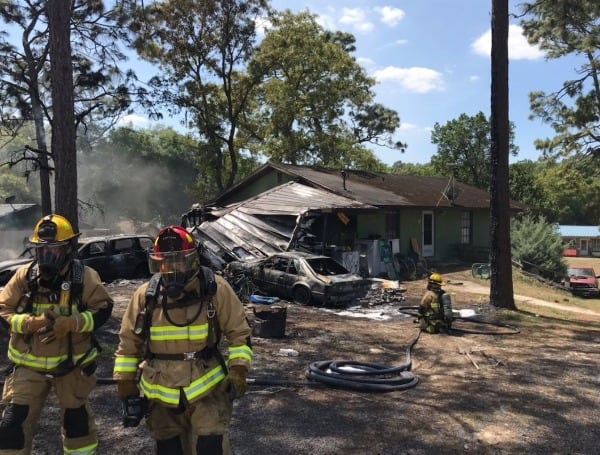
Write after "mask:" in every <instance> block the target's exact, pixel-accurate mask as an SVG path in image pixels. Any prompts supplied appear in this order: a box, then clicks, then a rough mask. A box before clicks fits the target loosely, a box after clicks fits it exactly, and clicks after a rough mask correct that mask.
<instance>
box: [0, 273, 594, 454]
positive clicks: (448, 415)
mask: <svg viewBox="0 0 600 455" xmlns="http://www.w3.org/2000/svg"><path fill="white" fill-rule="evenodd" d="M445 278H446V279H449V284H448V285H447V286H446V290H447V291H448V292H450V293H451V294H452V297H453V305H454V309H455V310H460V309H462V310H474V311H477V312H478V313H481V314H483V315H484V316H485V318H486V319H487V320H489V321H498V322H502V323H505V324H510V325H512V326H515V327H517V328H518V329H519V333H518V334H511V335H490V334H471V333H469V334H465V333H460V332H456V333H451V334H441V335H429V334H426V333H423V334H421V335H420V337H419V339H418V341H417V342H416V344H415V345H414V346H413V348H412V349H411V350H409V349H408V348H409V346H410V344H411V341H412V340H414V338H415V337H416V335H417V334H418V330H417V329H416V327H415V324H414V323H413V317H411V316H408V315H406V314H404V313H402V312H400V311H398V308H399V307H400V306H403V307H406V306H409V307H410V306H415V305H417V304H418V300H419V298H420V296H421V294H422V293H423V291H424V288H425V282H424V281H422V280H421V281H413V282H406V283H402V286H403V287H405V288H406V289H407V291H406V293H405V294H404V295H405V296H406V301H405V302H392V303H389V304H384V305H377V306H374V307H370V308H361V307H357V308H354V309H353V310H352V311H347V312H340V311H325V310H323V309H319V308H314V307H302V306H298V305H294V304H287V303H283V305H284V306H285V307H286V310H287V323H286V330H285V337H283V338H259V337H254V339H253V343H254V363H253V367H252V370H251V372H250V378H251V379H250V386H249V390H248V393H247V394H246V395H245V396H244V397H243V398H242V399H241V400H239V401H237V402H236V404H235V410H234V419H233V422H232V425H231V431H230V439H231V444H232V447H233V449H234V453H235V454H236V455H264V454H267V453H268V454H270V455H288V454H297V455H304V454H306V455H308V454H311V455H313V454H320V455H329V454H338V453H345V454H357V455H362V454H365V455H376V454H380V455H396V454H398V455H400V454H433V453H435V454H454V453H456V454H458V453H473V454H523V453H528V454H544V455H545V454H549V453H552V454H592V453H598V447H600V432H599V431H598V422H599V421H600V396H599V390H600V366H599V365H600V344H599V343H598V341H599V338H600V325H599V324H598V323H599V322H600V300H599V301H598V302H599V309H598V313H594V312H590V313H580V314H578V315H577V319H580V321H578V322H567V321H563V320H558V319H549V318H543V317H537V316H536V315H532V314H523V313H518V312H508V313H507V312H504V311H502V312H498V311H495V309H493V308H490V307H489V305H488V303H487V299H486V296H485V294H486V288H485V287H482V286H480V285H478V284H476V283H471V282H470V281H469V280H468V275H467V274H466V273H456V274H452V273H448V274H445ZM138 284H139V282H138V283H135V282H122V283H113V284H112V285H111V287H110V289H111V292H112V294H113V296H114V298H115V301H116V306H115V311H114V314H113V318H112V319H111V320H110V321H109V323H108V324H107V325H106V326H105V327H104V329H103V330H102V333H101V337H100V338H101V343H102V345H103V346H104V352H103V354H102V360H101V363H100V367H99V370H98V376H99V378H100V381H99V382H100V383H99V385H98V387H97V388H96V390H95V391H94V392H93V395H92V406H93V408H94V410H95V412H96V418H97V424H98V426H99V435H100V448H99V453H102V454H113V453H119V454H122V455H126V454H142V453H154V444H153V442H152V441H151V440H150V438H149V437H148V433H147V430H146V428H145V426H144V425H143V424H142V425H140V426H139V427H137V428H134V429H123V428H122V426H121V408H120V403H119V400H118V398H117V396H116V393H115V391H114V385H113V384H112V383H111V381H110V375H111V370H112V362H113V360H112V352H113V351H114V347H115V344H116V342H117V333H118V327H119V317H120V314H121V313H122V311H123V309H124V307H125V305H126V304H127V301H128V298H129V296H130V295H131V292H132V291H133V289H134V288H135V287H136V286H137V285H138ZM487 292H488V293H489V290H487ZM530 300H531V299H530ZM548 304H551V303H548ZM259 309H261V308H260V307H259ZM247 310H248V316H249V318H250V319H253V318H254V316H253V312H252V309H251V307H248V308H247ZM459 323H460V321H458V322H457V324H456V326H458V325H459ZM460 326H461V327H463V328H464V327H471V328H473V327H475V328H477V329H481V331H485V330H489V329H492V328H493V326H481V325H471V324H468V325H467V324H464V323H463V324H461V325H460ZM282 348H283V349H287V348H290V349H294V350H295V351H297V355H295V356H280V349H282ZM3 351H5V349H3ZM461 352H463V353H461ZM464 352H468V353H469V355H470V359H471V360H470V359H469V356H467V355H466V354H464ZM408 353H410V360H411V361H412V369H411V371H412V373H413V374H414V376H416V378H417V379H418V383H417V384H416V385H415V386H414V387H410V388H407V389H405V390H397V391H391V392H385V393H382V392H373V391H371V392H364V391H356V390H345V389H340V388H336V387H332V386H328V385H324V384H322V383H320V382H315V381H309V380H307V378H306V373H307V371H308V368H309V366H310V365H311V364H312V363H313V362H317V361H326V360H352V361H360V362H371V363H375V364H377V365H383V366H384V367H394V366H397V365H400V364H402V363H404V362H406V361H407V355H408ZM1 360H4V361H5V358H2V359H1ZM0 366H1V362H0ZM33 453H34V454H36V455H41V454H52V455H55V454H59V453H61V451H60V436H59V416H58V409H57V407H56V401H55V400H54V398H52V397H51V399H50V400H49V403H48V408H47V410H46V411H45V413H44V415H43V416H42V419H41V422H40V430H39V432H38V436H37V437H36V440H35V445H34V452H33Z"/></svg>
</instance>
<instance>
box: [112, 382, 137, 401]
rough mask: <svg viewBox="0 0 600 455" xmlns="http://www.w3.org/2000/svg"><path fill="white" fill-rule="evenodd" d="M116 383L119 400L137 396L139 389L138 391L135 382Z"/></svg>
mask: <svg viewBox="0 0 600 455" xmlns="http://www.w3.org/2000/svg"><path fill="white" fill-rule="evenodd" d="M116 382H117V394H118V395H119V398H120V399H121V400H124V399H125V398H127V397H129V396H136V397H137V396H139V394H140V389H138V386H137V382H135V381H134V380H133V379H122V380H119V381H116Z"/></svg>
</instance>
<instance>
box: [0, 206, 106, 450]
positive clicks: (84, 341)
mask: <svg viewBox="0 0 600 455" xmlns="http://www.w3.org/2000/svg"><path fill="white" fill-rule="evenodd" d="M78 235H79V234H76V233H75V232H73V228H72V226H71V223H69V221H68V220H67V219H66V218H64V217H63V216H60V215H55V214H53V215H47V216H44V217H43V218H42V219H40V220H39V221H38V223H37V224H36V226H35V228H34V230H33V234H32V236H31V238H30V239H29V240H30V242H31V243H32V244H33V246H34V247H35V251H36V259H35V260H34V261H33V263H32V264H31V265H29V264H26V265H24V266H22V267H21V268H20V269H19V270H17V272H16V273H15V274H14V275H13V277H12V278H11V280H10V281H9V282H8V283H7V284H6V286H5V287H4V288H3V289H2V291H1V292H0V316H1V317H2V318H3V319H5V320H6V321H7V322H8V325H9V327H10V341H9V346H8V358H9V359H10V360H11V361H12V363H13V364H14V368H13V369H12V370H11V373H10V374H9V376H8V377H7V378H6V381H5V383H4V390H3V393H2V400H3V402H4V403H5V405H6V406H5V408H4V412H3V414H2V420H0V453H2V454H17V453H18V454H28V453H30V452H31V445H32V440H33V436H34V431H35V428H36V425H37V421H38V419H39V417H40V414H41V412H42V408H43V406H44V403H45V401H46V398H47V396H48V394H49V392H50V390H51V388H54V391H55V393H56V396H57V398H58V402H59V404H60V408H61V415H62V439H63V451H64V453H77V454H95V453H96V447H97V445H98V440H97V433H96V425H95V422H94V415H93V413H92V410H91V408H90V405H89V401H88V396H89V394H90V392H91V391H92V389H93V388H94V386H95V384H96V376H95V374H94V371H95V369H96V362H95V359H96V357H97V355H98V353H99V345H98V343H97V342H96V340H95V338H94V331H95V330H96V329H97V328H98V327H100V326H101V325H102V324H104V323H105V322H106V321H107V320H108V318H109V317H110V315H111V311H112V306H113V302H112V299H111V298H110V296H109V295H108V292H107V291H106V289H105V288H104V286H103V285H102V282H101V281H100V277H99V276H98V273H96V271H95V270H93V269H92V268H90V267H87V266H84V265H82V264H81V263H80V262H79V261H78V260H76V259H75V252H76V246H77V241H76V240H77V237H78Z"/></svg>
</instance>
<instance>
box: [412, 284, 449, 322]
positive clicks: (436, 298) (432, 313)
mask: <svg viewBox="0 0 600 455" xmlns="http://www.w3.org/2000/svg"><path fill="white" fill-rule="evenodd" d="M443 285H444V280H443V279H442V276H441V275H440V274H439V273H437V272H433V273H432V274H431V275H429V278H428V280H427V291H426V292H425V294H424V295H423V297H422V298H421V303H420V304H419V309H418V323H419V328H420V329H421V330H425V331H426V332H428V333H440V332H447V331H448V330H449V329H450V327H451V325H452V303H451V299H450V295H449V294H448V293H447V292H445V291H444V290H443V289H442V286H443Z"/></svg>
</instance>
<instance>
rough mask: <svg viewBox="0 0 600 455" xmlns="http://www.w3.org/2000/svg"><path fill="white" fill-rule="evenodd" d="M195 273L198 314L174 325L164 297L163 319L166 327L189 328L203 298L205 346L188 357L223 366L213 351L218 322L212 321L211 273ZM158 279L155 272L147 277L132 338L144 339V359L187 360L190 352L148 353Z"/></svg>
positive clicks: (213, 290) (202, 269) (204, 269)
mask: <svg viewBox="0 0 600 455" xmlns="http://www.w3.org/2000/svg"><path fill="white" fill-rule="evenodd" d="M198 274H199V275H200V281H201V284H200V286H201V288H200V297H202V298H203V301H202V302H200V304H199V307H198V312H197V313H196V315H195V316H194V317H193V318H192V319H191V320H190V321H188V322H185V323H183V324H181V323H176V322H174V321H173V320H171V318H170V317H169V310H168V307H167V303H166V296H163V299H162V302H161V306H162V308H163V311H164V314H165V317H166V318H167V320H168V321H169V323H170V324H172V325H174V326H177V327H184V326H186V325H189V324H190V323H191V322H192V321H194V320H195V319H196V318H197V317H198V316H199V315H200V313H201V312H202V308H203V306H204V302H205V300H204V299H206V303H207V319H208V341H207V345H206V348H204V349H203V350H202V351H201V352H198V353H193V354H194V355H193V356H191V358H197V357H203V358H210V357H213V356H217V357H218V358H219V360H220V362H221V363H222V364H224V362H223V361H222V357H221V356H220V352H219V350H218V348H217V345H218V343H219V340H220V339H221V328H220V326H219V321H218V319H217V318H216V316H217V312H216V308H215V306H214V303H213V301H212V296H214V295H215V293H216V291H217V284H216V281H215V276H214V272H213V271H212V270H211V269H210V268H209V267H205V266H200V269H199V270H198ZM160 279H161V275H160V273H155V274H154V275H152V277H151V278H150V281H149V282H148V287H147V288H146V294H145V302H144V308H143V309H142V310H141V311H140V313H139V314H138V315H137V317H136V320H135V325H134V328H133V332H134V333H135V334H136V335H138V336H141V337H143V338H144V354H143V358H144V359H146V358H160V359H165V360H182V359H188V360H189V358H188V357H190V354H191V353H185V354H153V353H151V352H150V351H149V338H150V336H149V335H150V327H151V325H152V313H153V312H154V309H155V308H156V305H157V303H158V297H159V288H160ZM138 372H139V370H138Z"/></svg>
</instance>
